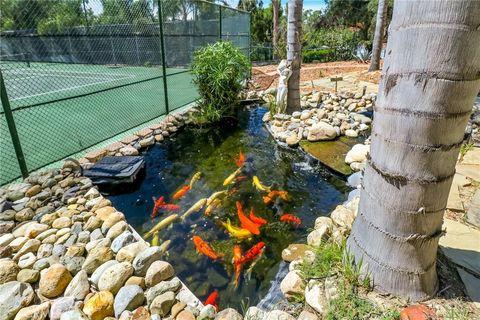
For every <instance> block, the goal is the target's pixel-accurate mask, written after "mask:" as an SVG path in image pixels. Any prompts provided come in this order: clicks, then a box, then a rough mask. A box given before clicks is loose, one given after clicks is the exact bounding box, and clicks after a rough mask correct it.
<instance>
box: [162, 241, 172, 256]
mask: <svg viewBox="0 0 480 320" xmlns="http://www.w3.org/2000/svg"><path fill="white" fill-rule="evenodd" d="M171 243H172V240H167V241H165V242H163V243H162V244H161V245H160V252H161V253H165V252H167V250H168V247H170V244H171Z"/></svg>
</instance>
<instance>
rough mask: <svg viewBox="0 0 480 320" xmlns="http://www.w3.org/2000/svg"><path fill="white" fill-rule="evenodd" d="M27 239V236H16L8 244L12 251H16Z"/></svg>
mask: <svg viewBox="0 0 480 320" xmlns="http://www.w3.org/2000/svg"><path fill="white" fill-rule="evenodd" d="M27 241H28V238H27V237H17V238H15V239H14V240H13V241H12V242H10V244H9V246H10V248H12V250H13V252H17V251H18V250H20V248H21V247H22V246H23V245H24V244H25V242H27Z"/></svg>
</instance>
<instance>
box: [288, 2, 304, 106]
mask: <svg viewBox="0 0 480 320" xmlns="http://www.w3.org/2000/svg"><path fill="white" fill-rule="evenodd" d="M302 7H303V0H288V27H287V60H288V62H289V63H290V65H291V69H292V75H291V76H290V79H289V80H288V92H287V113H292V112H293V111H296V110H300V88H299V86H300V66H301V62H302V42H301V41H302Z"/></svg>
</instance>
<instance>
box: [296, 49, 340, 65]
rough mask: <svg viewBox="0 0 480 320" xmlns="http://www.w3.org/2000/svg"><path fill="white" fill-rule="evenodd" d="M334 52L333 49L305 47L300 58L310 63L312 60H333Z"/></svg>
mask: <svg viewBox="0 0 480 320" xmlns="http://www.w3.org/2000/svg"><path fill="white" fill-rule="evenodd" d="M334 54H335V50H334V49H319V50H313V49H311V50H308V49H307V50H305V51H304V52H303V53H302V59H303V62H304V63H310V62H314V61H318V62H328V61H333V56H334Z"/></svg>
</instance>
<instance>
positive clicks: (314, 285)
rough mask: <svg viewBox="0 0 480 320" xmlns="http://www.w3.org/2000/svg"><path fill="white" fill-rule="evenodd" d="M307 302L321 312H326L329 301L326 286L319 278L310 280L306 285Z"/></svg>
mask: <svg viewBox="0 0 480 320" xmlns="http://www.w3.org/2000/svg"><path fill="white" fill-rule="evenodd" d="M305 302H306V303H307V304H308V305H309V306H310V307H312V308H313V309H314V310H315V311H316V312H318V313H319V314H321V315H322V314H324V313H325V310H326V307H327V302H326V299H325V296H324V286H323V283H321V282H320V281H318V280H310V281H309V282H308V284H307V286H306V287H305Z"/></svg>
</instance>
